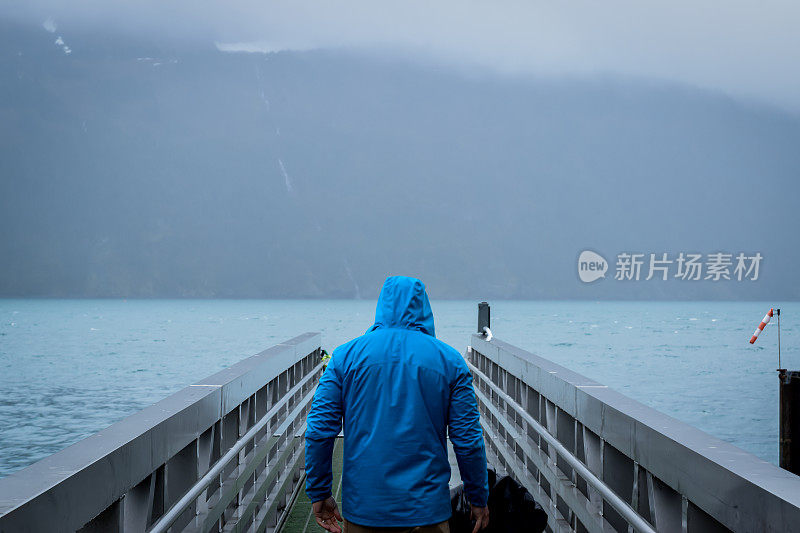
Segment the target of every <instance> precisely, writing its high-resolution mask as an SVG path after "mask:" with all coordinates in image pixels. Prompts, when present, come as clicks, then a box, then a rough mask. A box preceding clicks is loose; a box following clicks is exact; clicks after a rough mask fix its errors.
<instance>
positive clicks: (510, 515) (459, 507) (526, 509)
mask: <svg viewBox="0 0 800 533" xmlns="http://www.w3.org/2000/svg"><path fill="white" fill-rule="evenodd" d="M488 475H489V527H488V528H486V529H484V530H483V533H541V532H542V531H544V528H545V527H546V526H547V513H545V512H544V509H542V507H541V506H540V505H539V504H538V503H536V502H535V501H534V499H533V496H531V494H530V493H529V492H528V489H526V488H525V487H523V486H522V485H520V484H519V483H517V482H516V481H515V480H514V479H513V478H512V477H510V476H501V477H500V478H499V479H498V477H497V474H496V473H495V471H494V470H492V469H491V468H490V469H489V470H488ZM450 507H451V509H452V511H453V514H452V516H451V517H450V523H449V525H450V533H472V529H473V528H474V527H475V524H474V523H473V522H472V519H471V518H470V506H469V502H468V501H467V498H466V497H465V496H464V486H463V485H461V486H459V487H458V488H456V489H454V490H452V491H451V492H450Z"/></svg>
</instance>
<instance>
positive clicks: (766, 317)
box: [750, 307, 772, 344]
mask: <svg viewBox="0 0 800 533" xmlns="http://www.w3.org/2000/svg"><path fill="white" fill-rule="evenodd" d="M771 318H772V308H771V307H770V309H769V312H768V313H767V314H766V315H764V319H763V320H762V321H761V324H759V325H758V327H757V328H756V330H755V331H754V332H753V336H752V337H750V344H753V343H754V342H756V339H757V338H758V335H759V333H761V332H762V331H764V326H766V325H767V324H769V321H770V319H771Z"/></svg>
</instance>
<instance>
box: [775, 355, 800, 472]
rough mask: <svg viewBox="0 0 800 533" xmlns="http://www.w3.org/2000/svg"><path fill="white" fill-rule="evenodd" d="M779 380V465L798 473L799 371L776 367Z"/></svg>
mask: <svg viewBox="0 0 800 533" xmlns="http://www.w3.org/2000/svg"><path fill="white" fill-rule="evenodd" d="M778 379H779V381H780V385H779V386H780V404H781V414H780V436H779V455H780V466H781V468H784V469H786V470H788V471H789V472H792V473H794V474H797V475H800V371H798V370H786V369H785V368H779V369H778Z"/></svg>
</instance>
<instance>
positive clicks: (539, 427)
mask: <svg viewBox="0 0 800 533" xmlns="http://www.w3.org/2000/svg"><path fill="white" fill-rule="evenodd" d="M481 312H482V313H483V314H482V317H481V321H483V322H482V323H485V324H486V327H488V308H487V309H486V310H485V311H481ZM482 323H479V324H482ZM479 331H480V332H481V333H476V334H474V335H472V336H471V338H469V339H467V341H468V344H467V346H466V348H465V349H464V351H463V353H464V357H465V359H466V361H467V363H468V365H469V367H470V369H471V371H472V374H473V378H474V383H475V391H476V396H477V399H478V404H479V407H480V410H481V421H482V425H483V429H484V436H485V440H486V448H487V457H488V460H489V463H490V466H492V467H494V468H495V469H496V470H497V471H498V472H505V473H508V474H510V475H512V476H513V477H514V478H515V479H516V480H517V481H519V482H520V483H521V484H523V485H524V486H525V487H526V488H527V489H528V490H529V491H530V493H531V494H532V495H533V497H534V499H536V501H537V502H538V503H539V504H541V505H542V507H543V508H544V509H545V511H546V512H547V514H548V519H549V522H548V530H549V531H552V532H565V531H574V532H609V531H618V532H628V531H636V532H652V531H659V532H660V531H664V532H691V533H695V532H704V533H705V532H716V531H737V532H739V531H741V532H750V531H759V532H789V531H792V530H796V528H797V527H800V477H798V476H796V475H795V474H792V473H790V472H788V471H786V470H783V469H781V468H779V467H777V466H775V465H773V464H770V463H768V462H766V461H762V460H761V459H758V458H757V457H755V456H753V455H751V454H749V453H747V452H745V451H743V450H741V449H739V448H737V447H736V446H733V445H732V444H729V443H726V442H724V441H721V440H720V439H717V438H715V437H712V436H710V435H708V434H706V433H704V432H702V431H700V430H699V429H696V428H694V427H691V426H689V425H687V424H684V423H682V422H680V421H678V420H676V419H674V418H672V417H669V416H667V415H665V414H662V413H660V412H658V411H656V410H654V409H651V408H649V407H647V406H645V405H643V404H641V403H639V402H637V401H635V400H632V399H630V398H628V397H626V396H624V395H622V394H620V393H618V392H615V391H614V390H611V389H609V388H608V387H606V386H604V385H603V384H601V383H597V382H595V381H593V380H591V379H589V378H586V377H584V376H582V375H580V374H578V373H576V372H573V371H571V370H569V369H567V368H564V367H562V366H560V365H557V364H555V363H553V362H552V361H549V360H547V359H544V358H542V357H539V356H537V355H534V354H532V353H530V352H527V351H525V350H523V349H521V348H518V347H515V346H512V345H510V344H507V343H505V342H503V341H502V340H500V339H498V338H494V337H492V336H491V334H490V332H489V330H488V329H486V330H484V329H483V327H482V325H479ZM486 333H489V334H486ZM322 371H323V361H322V343H321V335H320V334H318V333H306V334H303V335H300V336H298V337H295V338H293V339H291V340H288V341H286V342H284V343H281V344H278V345H276V346H273V347H271V348H269V349H267V350H264V351H263V352H261V353H259V354H257V355H254V356H252V357H249V358H247V359H245V360H243V361H241V362H239V363H237V364H235V365H233V366H231V367H230V368H227V369H225V370H223V371H221V372H218V373H217V374H214V375H213V376H210V377H208V378H206V379H204V380H202V381H200V382H198V383H195V384H193V385H190V386H188V387H186V388H184V389H183V390H181V391H178V392H177V393H175V394H173V395H172V396H169V397H168V398H166V399H164V400H162V401H160V402H158V403H156V404H154V405H152V406H150V407H148V408H146V409H144V410H142V411H140V412H138V413H136V414H134V415H132V416H130V417H128V418H126V419H124V420H122V421H120V422H117V423H116V424H113V425H112V426H110V427H108V428H107V429H105V430H103V431H100V432H99V433H97V434H95V435H92V436H91V437H88V438H86V439H84V440H82V441H80V442H78V443H76V444H74V445H72V446H70V447H68V448H66V449H64V450H62V451H61V452H59V453H56V454H54V455H52V456H50V457H47V458H45V459H43V460H41V461H39V462H37V463H35V464H33V465H31V466H29V467H27V468H24V469H22V470H19V471H18V472H15V473H13V474H11V475H10V476H7V477H5V478H3V479H0V533H11V532H14V533H17V532H39V531H47V532H50V531H56V532H60V531H63V532H68V531H69V532H72V531H82V532H94V531H98V532H124V533H130V532H166V531H170V532H178V531H186V532H195V531H197V532H210V531H215V532H223V531H224V532H229V531H230V532H233V531H236V532H239V531H242V532H245V531H246V532H276V531H283V532H303V531H316V530H317V529H318V528H317V526H315V525H314V522H313V518H310V507H311V506H310V502H309V501H308V500H307V498H306V497H305V494H304V491H303V481H304V473H303V447H304V441H303V435H304V430H305V416H306V414H307V413H308V410H309V409H310V405H311V400H312V398H313V394H314V390H315V387H316V383H317V381H318V379H319V376H320V375H321V373H322ZM345 438H346V437H345ZM776 445H777V443H776ZM341 446H342V439H339V441H337V445H336V449H337V452H336V454H335V459H336V458H337V457H338V461H336V460H335V461H334V471H335V472H334V485H335V486H338V484H339V482H338V480H339V479H340V473H341ZM337 469H338V471H337ZM457 483H458V472H457V469H454V474H453V480H452V481H451V486H454V485H455V484H457ZM335 489H336V487H335ZM334 494H338V495H339V496H340V494H341V489H340V488H338V489H336V490H335V491H334ZM337 499H339V498H337Z"/></svg>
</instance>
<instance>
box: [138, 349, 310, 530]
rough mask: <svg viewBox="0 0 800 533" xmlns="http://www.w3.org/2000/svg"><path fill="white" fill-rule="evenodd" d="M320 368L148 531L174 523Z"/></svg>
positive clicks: (165, 527)
mask: <svg viewBox="0 0 800 533" xmlns="http://www.w3.org/2000/svg"><path fill="white" fill-rule="evenodd" d="M322 366H323V364H322V363H321V362H320V363H319V364H317V366H316V367H314V368H313V369H312V370H311V371H310V372H309V373H308V374H307V375H306V376H305V377H304V378H303V379H302V380H300V381H299V382H298V383H297V384H296V385H295V386H294V387H292V388H291V389H290V390H289V391H288V392H287V393H286V394H285V395H284V396H283V397H282V398H281V399H280V400H279V401H278V402H277V403H276V404H275V405H273V406H272V408H271V409H270V410H269V411H267V413H266V414H265V415H264V416H263V417H261V418H260V419H259V420H258V421H257V422H256V423H255V425H254V426H253V427H252V428H250V430H249V431H248V432H247V433H245V434H244V436H243V437H241V438H240V439H239V440H237V441H236V443H234V445H233V446H232V447H231V449H230V450H228V452H227V453H226V454H225V455H223V456H222V457H221V458H220V459H219V460H218V461H217V462H216V463H214V466H212V467H211V469H209V471H208V472H207V473H206V474H205V475H204V476H203V477H201V478H200V479H199V480H198V481H197V483H195V484H194V485H193V486H192V488H190V489H189V491H188V492H187V493H186V494H184V495H183V497H182V498H181V499H180V500H178V501H177V502H176V503H175V505H173V506H172V507H171V508H170V509H169V510H168V511H167V512H166V513H164V516H162V517H161V518H160V519H159V520H158V521H157V522H156V523H155V524H153V527H152V528H151V529H150V530H149V531H150V533H163V532H165V531H167V529H169V526H171V525H172V523H173V522H175V520H176V519H177V518H178V517H179V516H180V515H181V513H182V512H183V510H184V509H186V508H187V507H188V506H189V505H191V503H192V502H194V501H195V500H196V499H197V498H198V497H199V496H200V495H201V494H202V493H203V491H204V490H205V489H206V488H207V487H208V486H209V485H210V484H211V483H212V482H213V481H214V480H215V478H216V477H217V476H218V475H219V474H220V473H221V472H222V471H223V470H224V469H225V467H226V466H227V465H228V464H229V463H230V462H231V461H232V460H233V459H234V458H235V457H237V456H238V455H239V452H240V451H241V450H242V449H243V448H244V447H245V446H246V445H247V444H248V443H249V442H251V441H252V440H253V439H254V437H255V436H256V434H257V433H258V432H259V431H261V430H262V429H263V428H264V426H266V425H267V424H268V423H269V421H270V419H271V418H272V417H273V416H275V414H277V412H278V411H280V409H282V408H283V406H284V405H286V404H287V403H288V402H289V400H290V399H291V398H293V397H294V395H295V394H297V392H298V391H300V390H301V389H302V388H303V386H304V385H305V384H306V383H308V382H309V381H310V380H311V379H313V378H315V377H316V375H317V374H316V373H317V372H318V371H319V370H321V369H322ZM315 390H316V389H311V391H310V392H309V393H308V394H306V396H305V397H304V399H303V400H302V401H301V402H300V404H299V405H298V407H297V409H298V410H299V409H300V408H301V407H302V406H304V405H306V404H307V403H308V401H309V400H310V399H311V398H313V397H314V392H315Z"/></svg>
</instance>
